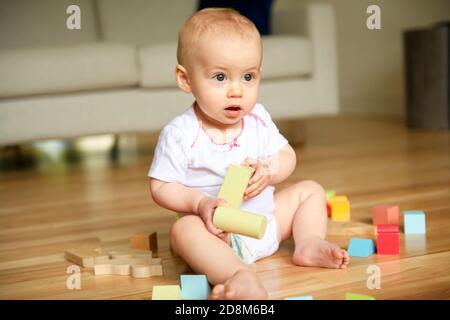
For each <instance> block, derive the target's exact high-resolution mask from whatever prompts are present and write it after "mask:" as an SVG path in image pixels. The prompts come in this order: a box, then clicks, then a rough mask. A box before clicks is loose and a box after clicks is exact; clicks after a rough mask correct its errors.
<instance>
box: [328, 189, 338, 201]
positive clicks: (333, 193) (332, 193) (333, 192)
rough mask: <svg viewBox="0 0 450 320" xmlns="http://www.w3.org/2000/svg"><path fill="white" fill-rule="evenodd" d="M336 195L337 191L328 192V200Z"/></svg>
mask: <svg viewBox="0 0 450 320" xmlns="http://www.w3.org/2000/svg"><path fill="white" fill-rule="evenodd" d="M335 195H336V191H334V190H327V200H328V199H330V198H331V197H334V196H335Z"/></svg>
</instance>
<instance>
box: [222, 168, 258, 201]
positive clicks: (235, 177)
mask: <svg viewBox="0 0 450 320" xmlns="http://www.w3.org/2000/svg"><path fill="white" fill-rule="evenodd" d="M254 170H255V169H253V168H251V167H241V166H236V165H230V166H229V167H228V171H227V174H226V175H225V179H224V180H223V183H222V186H221V187H220V191H219V195H218V196H217V197H218V198H223V199H225V200H227V202H228V207H229V208H236V209H239V208H240V207H241V203H242V199H243V197H244V191H245V189H246V188H247V185H248V181H249V180H250V177H251V176H252V174H253V171H254Z"/></svg>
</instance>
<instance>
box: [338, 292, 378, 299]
mask: <svg viewBox="0 0 450 320" xmlns="http://www.w3.org/2000/svg"><path fill="white" fill-rule="evenodd" d="M345 300H375V298H374V297H372V296H368V295H365V294H359V293H353V292H347V293H346V294H345Z"/></svg>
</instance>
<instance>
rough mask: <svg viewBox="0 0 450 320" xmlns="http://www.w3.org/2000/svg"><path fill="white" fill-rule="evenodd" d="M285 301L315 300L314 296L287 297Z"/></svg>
mask: <svg viewBox="0 0 450 320" xmlns="http://www.w3.org/2000/svg"><path fill="white" fill-rule="evenodd" d="M284 300H314V298H313V296H301V297H287V298H284Z"/></svg>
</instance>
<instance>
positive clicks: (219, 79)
mask: <svg viewBox="0 0 450 320" xmlns="http://www.w3.org/2000/svg"><path fill="white" fill-rule="evenodd" d="M213 78H215V79H217V81H224V80H225V75H224V74H223V73H219V74H216V75H215V76H214V77H213Z"/></svg>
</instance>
